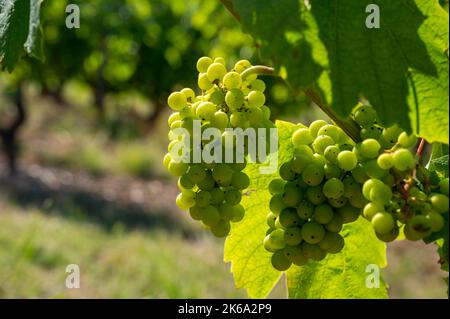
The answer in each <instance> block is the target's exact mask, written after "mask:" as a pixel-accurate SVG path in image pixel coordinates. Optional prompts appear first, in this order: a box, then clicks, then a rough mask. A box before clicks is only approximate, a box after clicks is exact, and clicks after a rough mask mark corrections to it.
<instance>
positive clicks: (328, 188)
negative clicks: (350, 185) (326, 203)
mask: <svg viewBox="0 0 450 319" xmlns="http://www.w3.org/2000/svg"><path fill="white" fill-rule="evenodd" d="M322 192H323V194H324V195H325V197H327V198H335V199H337V198H339V197H341V196H342V195H344V184H343V183H342V182H341V180H339V179H337V178H331V179H329V180H327V181H326V182H325V184H324V185H323V188H322Z"/></svg>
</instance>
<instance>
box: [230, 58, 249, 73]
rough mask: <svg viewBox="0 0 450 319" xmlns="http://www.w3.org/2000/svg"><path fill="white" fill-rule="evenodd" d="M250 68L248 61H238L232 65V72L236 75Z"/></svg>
mask: <svg viewBox="0 0 450 319" xmlns="http://www.w3.org/2000/svg"><path fill="white" fill-rule="evenodd" d="M251 66H252V65H251V63H250V62H249V61H248V60H239V61H237V62H236V64H235V65H234V70H235V71H236V72H238V73H242V71H244V70H245V69H248V68H249V67H251Z"/></svg>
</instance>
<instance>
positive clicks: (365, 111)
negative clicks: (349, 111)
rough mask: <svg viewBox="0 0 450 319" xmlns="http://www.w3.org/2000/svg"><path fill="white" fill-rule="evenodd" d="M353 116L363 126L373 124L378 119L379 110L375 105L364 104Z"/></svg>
mask: <svg viewBox="0 0 450 319" xmlns="http://www.w3.org/2000/svg"><path fill="white" fill-rule="evenodd" d="M353 117H354V119H355V122H356V123H358V124H359V125H361V126H364V125H371V124H373V123H375V121H376V120H377V112H376V111H375V110H374V109H373V107H371V106H368V105H363V106H361V107H360V108H358V109H357V110H356V111H355V113H354V115H353Z"/></svg>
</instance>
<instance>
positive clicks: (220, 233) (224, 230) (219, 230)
mask: <svg viewBox="0 0 450 319" xmlns="http://www.w3.org/2000/svg"><path fill="white" fill-rule="evenodd" d="M230 229H231V226H230V222H229V221H226V220H221V221H219V222H218V223H217V224H216V225H214V226H212V227H211V232H212V233H213V235H214V236H216V237H225V236H227V235H228V234H229V233H230Z"/></svg>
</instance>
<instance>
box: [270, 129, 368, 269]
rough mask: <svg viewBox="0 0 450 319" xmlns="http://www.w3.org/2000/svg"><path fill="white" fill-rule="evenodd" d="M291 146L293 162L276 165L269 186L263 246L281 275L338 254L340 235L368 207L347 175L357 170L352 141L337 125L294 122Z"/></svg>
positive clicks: (350, 175)
mask: <svg viewBox="0 0 450 319" xmlns="http://www.w3.org/2000/svg"><path fill="white" fill-rule="evenodd" d="M292 144H293V147H294V156H293V158H292V159H291V160H289V161H287V162H285V163H283V164H282V165H281V166H280V169H279V174H280V177H281V178H277V179H274V180H272V181H271V182H270V184H269V192H270V193H271V194H272V198H271V200H270V204H269V206H270V212H269V214H268V215H267V224H268V226H269V230H268V232H267V236H266V237H265V238H264V247H265V249H266V250H267V251H269V252H271V253H273V255H272V259H271V260H272V265H273V267H274V268H275V269H277V270H280V271H283V270H286V269H288V268H289V267H290V266H291V265H292V264H294V265H298V266H301V265H304V264H305V263H306V262H307V261H308V260H315V261H319V260H322V259H324V258H325V257H326V255H327V254H328V253H331V254H335V253H338V252H340V251H341V250H342V248H343V247H344V238H343V237H342V236H341V235H340V234H339V232H340V231H341V229H342V227H343V225H344V224H346V223H350V222H353V221H355V220H356V219H358V217H359V215H360V211H361V208H362V207H364V205H365V204H366V203H367V201H366V199H365V198H364V196H363V194H362V191H361V187H362V186H361V183H358V182H357V181H356V180H355V178H354V177H353V176H352V171H353V170H354V169H355V168H356V166H357V157H356V155H355V153H354V152H353V151H352V149H353V146H352V142H351V140H350V139H349V137H348V136H347V135H346V134H345V133H344V132H343V131H342V130H341V129H340V128H339V127H337V126H335V125H332V124H328V123H327V122H325V121H322V120H318V121H314V122H313V123H311V125H310V126H309V127H306V126H304V125H302V124H298V128H297V130H296V131H295V132H294V133H293V135H292Z"/></svg>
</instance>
